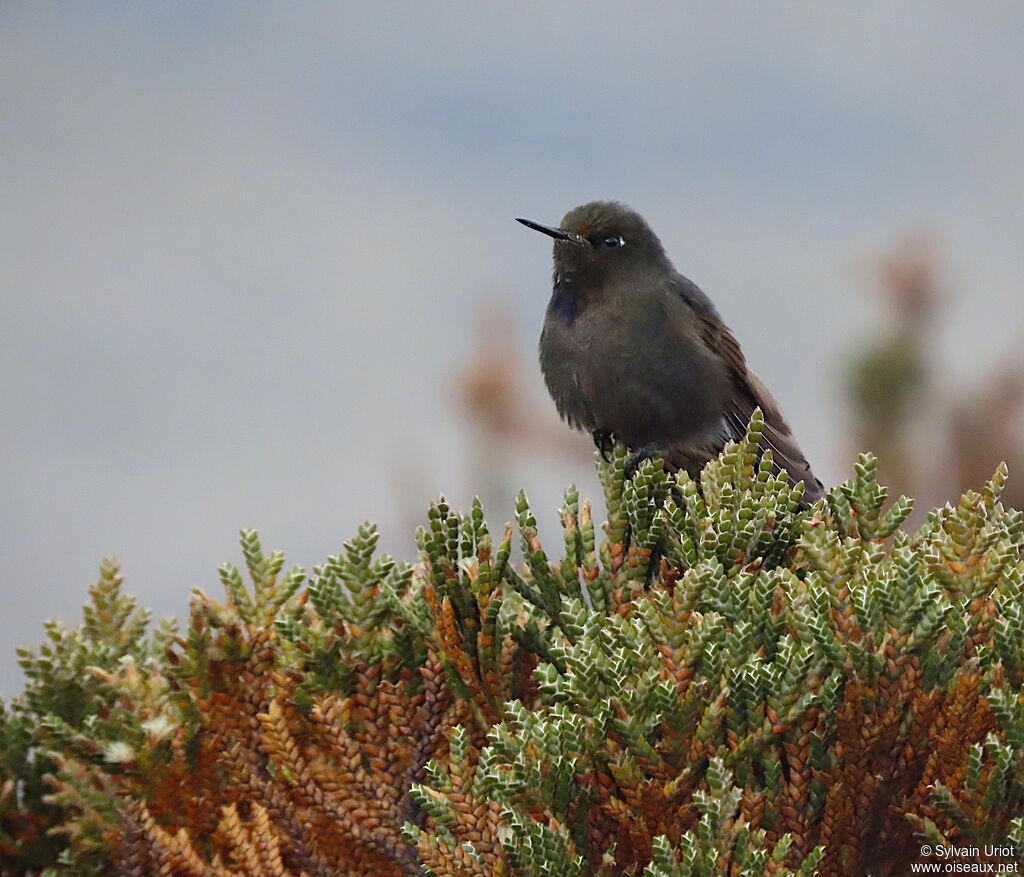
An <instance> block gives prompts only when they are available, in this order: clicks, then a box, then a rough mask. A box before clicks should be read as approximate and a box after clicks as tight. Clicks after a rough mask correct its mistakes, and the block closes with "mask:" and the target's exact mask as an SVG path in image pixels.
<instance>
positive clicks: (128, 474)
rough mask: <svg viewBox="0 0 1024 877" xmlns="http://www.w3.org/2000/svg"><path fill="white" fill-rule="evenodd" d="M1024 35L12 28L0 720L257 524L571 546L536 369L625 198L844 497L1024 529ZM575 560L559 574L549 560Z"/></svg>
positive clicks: (134, 8) (747, 8)
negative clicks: (505, 534) (116, 618)
mask: <svg viewBox="0 0 1024 877" xmlns="http://www.w3.org/2000/svg"><path fill="white" fill-rule="evenodd" d="M1021 33H1024V6H1021V4H1019V3H1016V2H1011V0H1007V2H998V0H993V2H987V3H983V4H961V3H954V2H947V0H920V2H908V3H900V4H893V3H891V2H870V0H869V2H860V3H856V4H845V5H842V6H840V5H838V4H827V5H820V4H819V5H813V6H810V5H808V4H805V3H795V2H781V3H773V4H755V3H735V4H709V3H696V2H688V3H676V4H668V3H663V4H659V3H643V4H633V5H625V4H611V3H594V2H562V3H558V4H551V3H526V2H524V3H518V4H507V5H503V6H502V5H498V4H483V3H477V2H470V0H465V2H447V3H444V4H413V3H404V4H398V3H394V4H393V3H372V4H368V3H358V4H357V3H338V2H334V3H313V2H310V3H302V4H286V3H258V4H249V3H245V4H243V3H227V2H176V3H159V4H158V3H137V2H123V3H122V2H105V0H99V2H97V0H92V2H88V3H86V2H80V3H63V4H59V5H58V4H50V3H39V2H35V0H31V2H15V0H5V2H4V3H3V4H2V6H0V203H2V205H3V208H2V210H0V375H2V379H0V380H2V382H0V406H2V417H0V555H2V557H3V577H2V581H0V597H2V606H3V608H2V609H0V692H3V693H6V694H8V695H12V694H15V693H16V692H17V691H18V690H19V689H20V687H21V677H20V670H19V669H18V668H17V666H16V662H15V656H14V647H15V645H17V644H18V643H38V642H39V641H40V639H41V637H42V624H41V623H42V620H43V619H44V618H47V617H58V618H63V619H64V620H65V621H67V622H68V623H71V624H77V623H78V621H79V619H80V617H81V613H80V608H79V607H80V606H81V604H82V603H83V602H84V600H85V599H86V589H87V586H88V584H89V583H90V582H91V581H93V580H94V579H95V577H96V575H97V571H98V567H99V562H100V559H101V558H102V557H103V556H104V555H107V554H115V555H117V556H118V557H120V558H121V560H122V562H123V564H124V572H125V575H126V578H127V588H128V590H129V591H131V592H133V593H135V594H137V595H138V597H139V600H140V602H141V603H142V604H143V605H146V606H149V607H152V609H153V610H154V613H155V615H156V616H157V617H160V616H164V615H178V616H184V615H185V613H186V612H187V605H188V598H189V589H190V587H191V586H194V585H198V586H201V587H203V588H205V589H206V590H208V591H209V592H211V593H214V594H216V595H217V596H220V595H221V589H220V586H219V584H218V582H217V574H216V567H217V565H218V564H219V563H221V562H222V561H224V560H228V559H230V560H232V561H235V562H239V561H240V552H239V550H238V547H237V531H238V529H239V528H240V527H250V526H252V527H257V528H259V529H260V531H261V533H262V535H263V538H264V544H265V547H267V548H282V549H284V550H285V551H286V552H287V554H288V558H289V563H300V564H302V565H304V566H306V567H309V566H311V565H313V564H315V563H319V562H321V561H322V560H323V559H324V558H325V557H326V555H327V554H329V553H332V552H335V551H337V550H339V549H340V548H341V545H342V543H343V541H344V540H345V539H347V538H349V537H350V536H351V535H352V534H354V532H355V530H356V527H357V526H358V524H359V523H360V522H361V521H363V520H364V519H371V520H374V521H377V522H378V523H379V524H380V527H381V531H382V546H383V548H384V549H385V550H387V551H389V552H391V553H393V554H395V555H398V556H401V557H403V558H408V559H412V558H413V557H414V551H415V549H414V540H413V531H414V529H415V526H416V524H417V523H419V522H420V521H422V520H424V516H425V510H426V507H427V504H428V503H429V501H430V500H431V499H434V498H436V497H437V495H438V494H439V493H441V492H444V493H445V494H446V495H447V496H448V498H449V500H450V501H451V502H452V503H453V504H454V505H456V506H458V507H461V508H467V507H468V504H469V502H470V500H471V498H472V496H473V495H474V494H475V493H479V494H480V495H481V497H482V498H483V500H484V503H485V511H486V513H487V516H488V519H489V520H490V521H491V523H492V525H494V526H496V527H499V528H500V526H501V525H502V524H503V523H504V522H505V521H506V520H509V519H511V517H512V516H513V500H514V496H515V493H516V491H517V490H518V489H519V488H520V487H523V488H525V489H526V491H527V494H528V495H529V497H530V500H531V502H532V504H533V507H534V509H535V511H536V513H537V516H538V518H539V519H540V520H541V521H542V522H543V524H544V525H545V526H546V527H547V530H546V532H547V534H548V539H549V540H557V538H558V525H557V515H556V509H557V508H558V506H559V504H560V502H561V491H562V488H563V487H564V486H565V485H567V484H569V483H571V482H576V483H578V484H579V485H580V489H581V491H582V492H583V493H584V494H585V495H589V496H591V497H594V498H595V499H596V498H597V497H598V496H599V489H598V487H597V484H596V481H595V479H594V477H593V474H592V460H591V452H592V448H591V445H590V441H589V439H588V438H587V437H585V436H578V435H572V434H570V433H569V432H568V430H567V429H566V428H565V427H564V426H562V425H561V424H560V423H559V422H558V419H557V416H556V414H555V410H554V406H553V404H552V403H551V402H550V401H549V400H548V398H547V396H546V394H545V392H544V389H543V384H542V381H541V378H540V374H539V369H538V367H537V364H536V352H535V351H536V342H537V336H538V334H539V331H540V326H541V322H542V320H543V314H544V308H545V304H546V301H547V297H548V290H549V286H550V242H549V241H546V240H545V239H543V238H542V237H541V236H539V235H536V234H534V233H532V232H529V231H527V230H526V229H524V228H522V227H521V226H518V225H516V223H514V222H513V217H515V216H527V217H529V218H532V219H535V220H538V221H541V222H547V223H556V222H558V220H559V219H560V217H561V216H562V215H563V214H564V213H565V212H566V211H567V210H568V209H569V208H570V207H572V206H574V205H576V204H578V203H581V202H584V201H588V200H592V199H595V198H602V199H619V200H622V201H625V202H627V203H628V204H630V205H631V206H633V207H635V208H636V209H637V210H639V211H640V212H641V213H643V214H644V215H645V216H646V217H647V219H648V220H649V221H650V223H651V225H652V226H653V228H654V229H655V230H656V231H657V233H658V234H659V236H660V237H661V239H662V241H663V243H664V244H665V246H666V249H667V250H668V252H669V253H670V255H671V256H672V258H673V260H674V261H675V263H676V266H677V267H678V268H679V270H680V271H682V272H683V273H684V274H686V275H688V276H689V277H691V278H692V279H694V280H695V281H696V282H697V283H699V284H700V285H701V286H702V287H703V288H704V289H705V290H706V291H707V292H708V293H709V295H710V296H711V297H712V299H714V301H715V302H716V303H717V305H718V307H719V309H720V311H721V313H722V315H723V316H724V318H725V320H726V322H727V323H728V324H729V325H730V326H731V327H732V329H733V331H734V333H735V334H736V336H737V337H738V338H739V339H740V341H741V343H742V344H743V346H744V349H745V351H746V353H747V358H748V360H749V362H750V363H751V365H752V366H753V368H754V369H755V370H756V371H757V372H758V373H759V374H760V375H761V377H762V378H764V379H765V381H766V382H767V384H768V385H769V386H770V387H771V388H772V391H773V392H774V393H775V395H776V396H777V397H778V399H779V400H780V402H781V404H782V407H783V410H784V411H785V412H786V414H787V417H788V419H789V421H790V423H791V425H792V426H793V428H794V431H795V432H796V435H797V436H798V437H799V441H800V443H801V445H802V446H803V449H804V451H805V452H806V454H807V456H808V458H809V459H810V460H811V461H812V462H813V464H814V468H815V471H816V472H817V474H818V475H819V476H820V477H821V478H822V480H824V481H825V482H826V483H828V484H832V483H835V482H836V481H839V480H842V479H843V478H845V477H847V475H848V474H849V473H850V471H851V468H852V463H853V461H854V459H855V452H856V451H857V450H859V449H868V448H870V449H872V450H874V451H876V452H877V453H878V454H879V455H880V456H881V458H882V463H881V466H880V469H881V473H882V477H883V478H884V479H887V480H888V482H889V483H890V485H891V486H892V487H893V489H894V490H897V491H904V492H908V493H911V494H912V495H915V496H917V497H918V498H919V501H920V505H919V508H921V509H923V508H925V507H928V506H932V505H935V504H937V503H941V502H944V501H946V500H947V499H950V498H952V497H955V496H956V495H957V494H958V492H959V491H960V490H961V489H962V488H963V487H965V486H971V487H974V488H977V487H979V486H980V484H981V483H982V482H983V481H984V480H985V479H986V478H988V477H989V476H990V475H991V472H992V470H993V469H994V467H995V465H996V464H997V462H998V461H999V460H1001V459H1006V460H1007V461H1008V462H1010V463H1011V466H1012V465H1013V464H1014V461H1016V467H1017V468H1016V471H1015V472H1012V474H1011V481H1010V485H1009V489H1010V491H1011V493H1012V494H1013V496H1012V501H1014V502H1016V503H1018V504H1020V503H1021V502H1022V488H1021V482H1022V481H1024V459H1022V444H1021V435H1022V433H1024V424H1022V399H1024V378H1022V368H1024V354H1022V352H1021V350H1022V346H1024V297H1022V288H1021V285H1022V278H1024V174H1022V173H1021V153H1022V149H1024V53H1022V52H1021V51H1020V34H1021ZM552 550H553V551H557V550H559V549H558V545H557V543H555V544H553V545H552Z"/></svg>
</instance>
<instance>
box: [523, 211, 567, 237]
mask: <svg viewBox="0 0 1024 877" xmlns="http://www.w3.org/2000/svg"><path fill="white" fill-rule="evenodd" d="M516 222H521V223H522V224H523V225H525V226H526V227H527V228H532V229H533V230H534V231H539V232H540V233H541V234H546V235H547V236H548V237H552V238H555V240H559V241H568V240H572V239H573V236H572V235H571V234H569V232H567V231H566V230H565V229H563V228H554V227H553V226H550V225H541V224H540V223H539V222H534V221H533V220H532V219H520V218H519V217H518V216H517V217H516Z"/></svg>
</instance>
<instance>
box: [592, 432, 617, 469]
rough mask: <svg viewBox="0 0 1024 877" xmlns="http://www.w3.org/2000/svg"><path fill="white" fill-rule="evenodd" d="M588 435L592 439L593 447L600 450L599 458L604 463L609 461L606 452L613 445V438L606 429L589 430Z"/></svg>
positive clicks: (607, 452)
mask: <svg viewBox="0 0 1024 877" xmlns="http://www.w3.org/2000/svg"><path fill="white" fill-rule="evenodd" d="M590 437H591V438H592V439H593V440H594V447H595V448H597V449H598V450H599V451H600V452H601V459H602V460H604V461H605V462H606V463H609V462H611V461H610V460H609V459H608V454H609V453H610V452H611V450H612V448H614V447H615V439H614V438H613V437H612V434H611V433H610V432H608V430H606V429H595V430H591V433H590Z"/></svg>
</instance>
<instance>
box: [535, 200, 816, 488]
mask: <svg viewBox="0 0 1024 877" xmlns="http://www.w3.org/2000/svg"><path fill="white" fill-rule="evenodd" d="M517 221H518V222H521V223H522V224H523V225H525V226H527V227H529V228H532V229H535V230H536V231H539V232H542V233H544V234H546V235H549V236H550V237H552V238H554V239H555V244H554V260H555V270H554V290H553V291H552V294H551V301H550V302H549V303H548V309H547V316H546V317H545V320H544V330H543V332H542V333H541V336H540V366H541V370H542V371H543V373H544V380H545V382H546V383H547V386H548V392H550V393H551V398H552V399H554V401H555V405H556V407H557V408H558V412H559V414H561V415H562V418H563V419H564V420H566V421H568V423H569V425H570V426H573V427H575V428H577V429H581V430H585V431H588V432H590V433H591V435H592V436H593V438H594V442H595V444H596V445H597V446H598V448H599V449H601V450H602V451H605V450H606V449H607V448H608V447H609V446H610V444H611V441H612V440H613V439H617V440H619V441H621V442H623V443H624V444H625V445H626V446H627V447H629V448H630V449H631V451H633V457H632V458H631V460H630V461H629V466H630V468H635V467H636V465H638V464H639V462H641V461H642V460H643V459H645V458H647V457H650V456H653V455H654V454H655V453H659V452H660V453H661V454H663V455H664V459H665V462H666V464H667V465H668V466H669V467H670V468H671V469H674V470H675V469H686V470H687V471H688V472H690V473H691V474H692V475H694V476H696V475H697V474H698V473H699V471H700V469H701V467H702V466H703V465H704V464H705V463H706V462H707V461H708V460H710V459H711V458H712V457H715V456H717V455H718V453H719V452H720V451H721V450H722V448H723V447H724V446H725V443H726V442H727V441H730V440H734V439H738V438H740V437H742V436H743V435H744V433H745V431H746V428H747V423H748V422H749V420H750V416H751V414H752V413H753V411H754V408H756V407H760V409H761V411H762V413H763V414H764V421H765V423H764V431H763V433H762V436H761V445H762V448H771V451H772V459H773V461H774V463H775V465H776V467H777V468H778V469H779V471H783V470H784V471H785V472H786V473H787V474H788V475H789V478H790V480H791V481H792V482H793V483H796V482H798V481H803V482H804V497H803V501H804V502H807V503H810V502H814V501H815V500H817V499H819V498H820V497H821V496H822V495H823V493H824V490H823V488H822V485H821V482H820V481H819V480H818V479H817V478H815V477H814V473H812V472H811V467H810V466H809V465H808V463H807V460H806V459H805V458H804V455H803V452H802V451H801V450H800V447H799V445H797V443H796V440H795V439H794V438H793V433H792V432H791V431H790V429H789V426H787V424H786V421H785V420H783V418H782V414H781V413H780V411H779V407H778V404H777V403H776V401H775V399H774V398H772V395H771V393H769V392H768V388H767V387H765V385H764V384H763V383H761V381H760V380H759V379H758V377H757V376H756V375H755V374H754V373H753V372H752V371H750V369H749V368H747V362H746V359H745V358H744V356H743V351H742V350H741V349H740V345H739V344H738V343H737V341H736V339H735V338H733V336H732V333H731V332H730V331H729V328H728V327H727V326H726V325H725V323H723V322H722V318H721V317H720V316H719V315H718V311H717V310H716V309H715V306H714V305H713V304H712V303H711V300H710V299H709V298H708V297H707V296H706V295H705V294H704V293H703V292H702V291H701V289H700V287H698V286H697V284H695V283H694V282H693V281H691V280H688V279H687V278H685V277H683V275H682V274H680V273H679V272H677V271H676V269H675V268H674V267H673V265H672V262H671V261H670V260H669V258H668V256H667V255H666V254H665V250H664V248H663V247H662V245H661V241H659V240H658V238H657V236H656V235H655V234H654V232H653V231H651V229H650V227H649V226H648V225H647V223H646V222H645V221H644V219H643V217H641V216H640V215H639V214H638V213H635V212H634V211H632V210H630V209H629V208H628V207H625V206H624V205H622V204H619V203H617V202H614V201H594V202H592V203H590V204H584V205H582V206H580V207H577V208H575V209H573V210H570V211H569V212H568V213H567V214H566V215H565V217H564V218H563V219H562V223H561V226H560V227H558V228H554V227H551V226H547V225H541V224H539V223H536V222H532V221H531V220H528V219H518V220H517Z"/></svg>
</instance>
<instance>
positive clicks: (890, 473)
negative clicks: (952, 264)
mask: <svg viewBox="0 0 1024 877" xmlns="http://www.w3.org/2000/svg"><path fill="white" fill-rule="evenodd" d="M943 271H944V266H943V264H942V259H941V251H940V247H939V243H938V241H937V240H936V239H935V238H934V237H931V236H929V235H927V234H923V233H917V234H911V235H908V236H907V237H905V238H904V239H902V240H901V241H899V242H897V244H896V245H895V246H894V248H893V250H892V251H891V252H890V253H888V254H886V255H885V256H883V257H882V258H881V259H880V260H879V265H878V277H879V288H880V292H881V294H882V297H883V299H884V301H885V303H886V305H887V315H886V326H885V329H884V330H883V331H881V332H880V333H878V335H877V336H876V337H875V338H873V339H872V340H871V341H870V342H869V343H868V344H866V345H865V348H864V349H863V350H862V351H861V352H859V353H858V354H856V355H855V356H854V357H853V359H852V361H851V363H850V369H849V376H848V389H849V393H848V400H849V403H850V407H851V417H852V422H853V431H852V433H851V436H850V446H851V447H853V448H870V449H871V450H872V451H873V452H875V453H876V454H877V455H878V458H879V461H880V465H881V466H882V469H881V471H880V477H881V478H882V480H883V481H885V482H887V483H889V484H891V485H893V486H894V488H895V489H897V490H901V491H906V492H909V493H911V494H913V495H915V496H918V497H919V498H922V499H925V500H926V501H927V502H929V503H939V502H943V501H945V500H946V499H948V498H949V497H951V496H955V495H957V494H958V493H961V492H963V491H965V490H968V489H971V488H974V489H977V487H978V485H980V484H981V483H982V482H984V480H985V479H986V478H987V477H988V473H990V472H991V471H992V470H993V468H995V466H996V465H998V464H999V463H1000V462H1006V463H1009V464H1011V466H1010V469H1011V471H1018V470H1019V469H1020V468H1021V467H1020V466H1019V465H1017V464H1018V461H1020V462H1022V463H1024V442H1022V441H1021V438H1020V436H1021V434H1022V428H1024V368H1022V367H1021V366H1020V365H1019V364H1014V365H1009V364H1008V365H1005V366H1003V367H1002V368H997V369H995V370H994V371H993V372H992V373H991V374H989V375H987V376H985V377H984V378H983V379H982V380H980V381H978V383H977V386H975V387H960V388H958V395H957V396H956V397H953V398H950V397H948V396H947V395H943V394H941V393H940V392H939V386H940V383H941V382H940V381H939V379H938V376H937V370H936V361H935V359H934V357H933V353H934V351H935V349H936V348H937V341H936V339H935V334H936V330H937V328H938V326H939V322H940V321H939V318H940V317H941V315H942V311H943V308H944V306H945V305H947V304H948V302H949V301H951V299H952V295H951V293H949V292H948V291H947V290H946V289H945V284H944V282H943V281H942V279H941V277H942V274H943ZM1005 496H1006V499H1007V502H1008V503H1009V504H1010V505H1013V506H1015V507H1020V506H1021V505H1024V482H1021V481H1020V477H1019V476H1017V478H1015V479H1014V481H1012V482H1010V484H1009V485H1008V486H1007V488H1006V494H1005ZM915 522H916V523H920V521H915Z"/></svg>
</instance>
